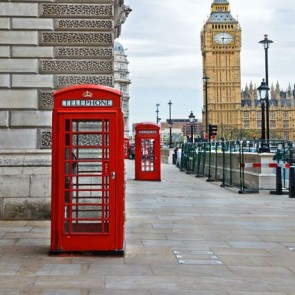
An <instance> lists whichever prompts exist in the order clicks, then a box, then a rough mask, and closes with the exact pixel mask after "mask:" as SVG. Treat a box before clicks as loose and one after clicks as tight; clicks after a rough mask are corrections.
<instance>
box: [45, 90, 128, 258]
mask: <svg viewBox="0 0 295 295" xmlns="http://www.w3.org/2000/svg"><path fill="white" fill-rule="evenodd" d="M123 132H124V126H123V113H122V109H121V92H120V91H118V90H115V89H114V88H110V87H106V86H100V85H80V86H72V87H67V88H64V89H61V90H59V91H56V92H55V93H54V109H53V120H52V192H51V193H52V200H51V246H50V254H51V255H59V254H63V253H83V252H87V253H96V254H103V253H104V254H118V255H122V254H123V253H124V246H123V240H124V150H123V142H124V141H123V140H124V133H123Z"/></svg>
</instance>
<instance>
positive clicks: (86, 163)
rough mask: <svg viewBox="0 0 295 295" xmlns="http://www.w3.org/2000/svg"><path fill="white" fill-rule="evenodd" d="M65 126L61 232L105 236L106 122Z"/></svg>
mask: <svg viewBox="0 0 295 295" xmlns="http://www.w3.org/2000/svg"><path fill="white" fill-rule="evenodd" d="M65 125H66V132H65V166H64V167H65V170H64V171H65V173H64V175H65V194H64V195H65V210H64V221H65V224H64V229H65V233H67V234H69V233H87V232H90V233H101V234H103V233H108V232H109V217H110V216H109V211H110V204H109V201H110V199H109V189H110V183H109V176H108V175H109V148H110V147H109V136H110V135H109V121H108V120H107V119H105V120H104V119H102V120H94V121H93V120H91V121H88V120H71V119H67V120H66V124H65Z"/></svg>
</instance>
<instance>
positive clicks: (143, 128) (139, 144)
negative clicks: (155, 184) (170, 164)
mask: <svg viewBox="0 0 295 295" xmlns="http://www.w3.org/2000/svg"><path fill="white" fill-rule="evenodd" d="M135 179H136V180H161V149H160V127H159V125H157V124H155V123H149V122H148V123H138V124H136V126H135Z"/></svg>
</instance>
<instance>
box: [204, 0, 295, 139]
mask: <svg viewBox="0 0 295 295" xmlns="http://www.w3.org/2000/svg"><path fill="white" fill-rule="evenodd" d="M241 32H242V31H241V27H240V24H239V22H238V21H237V20H236V19H235V18H233V17H232V15H231V12H230V4H229V2H228V0H214V1H213V2H212V4H211V13H210V16H209V18H208V19H207V21H206V22H205V23H204V26H203V28H202V31H201V51H202V62H203V77H204V78H203V79H204V84H203V115H202V121H203V130H206V131H207V128H208V125H207V124H213V125H217V126H218V137H219V138H225V139H227V140H234V139H241V138H248V139H250V138H260V135H261V126H262V123H261V118H262V113H261V104H260V101H259V97H258V93H257V87H258V86H259V85H258V86H257V85H255V84H253V83H252V82H251V81H250V82H249V84H247V85H246V86H245V88H244V89H242V87H241V61H240V53H241V47H242V42H241V39H242V34H241ZM259 83H260V81H259ZM270 84H271V83H270ZM268 86H269V88H270V91H269V130H270V139H286V140H295V98H294V96H295V94H294V93H295V90H294V86H293V88H292V87H291V86H290V85H289V86H288V88H287V89H286V90H281V87H280V85H279V83H278V82H277V83H276V85H273V84H271V85H268ZM241 89H242V90H241Z"/></svg>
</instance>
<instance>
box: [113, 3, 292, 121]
mask: <svg viewBox="0 0 295 295" xmlns="http://www.w3.org/2000/svg"><path fill="white" fill-rule="evenodd" d="M229 2H230V6H231V13H232V15H233V17H235V18H236V17H237V16H238V20H239V23H240V25H241V28H242V52H241V73H242V87H244V86H245V84H246V83H248V84H249V83H250V82H251V81H252V83H253V84H257V85H259V84H260V82H261V79H262V78H263V77H264V50H263V47H262V45H261V44H259V43H258V42H259V41H260V40H262V39H263V38H264V34H268V35H269V38H270V39H272V40H273V41H274V43H273V44H272V45H271V47H270V49H269V79H270V82H272V83H276V82H277V81H279V83H280V85H281V87H282V88H286V87H287V86H288V85H289V83H291V84H294V82H295V79H293V64H294V62H295V51H294V47H295V40H294V38H293V37H292V34H293V31H294V29H295V22H294V20H293V19H294V14H295V1H289V0H281V1H277V0H260V1H256V0H248V1H241V0H229ZM125 3H126V4H128V5H130V6H131V8H132V9H133V11H132V12H131V13H130V15H129V17H128V19H127V20H126V23H125V24H124V25H123V28H122V35H121V37H120V39H119V41H120V42H121V43H122V45H123V46H124V47H126V48H128V50H127V54H128V60H129V62H130V65H129V70H130V78H131V80H132V84H131V99H130V106H131V111H130V121H131V122H138V121H140V120H141V119H142V120H143V121H155V119H154V118H155V110H156V107H155V105H156V103H160V104H161V106H160V114H159V115H160V117H162V120H165V119H167V116H168V105H167V103H168V101H169V99H171V100H172V102H173V105H172V110H173V111H172V113H174V114H175V116H176V117H178V118H179V117H181V116H185V117H187V116H188V114H189V112H190V111H191V110H193V111H194V113H196V115H197V116H198V117H199V118H201V108H202V96H203V93H202V83H203V81H202V55H201V49H200V32H201V30H202V27H203V24H204V22H205V21H206V20H207V18H208V16H209V15H210V11H211V1H203V0H193V1H192V0H149V1H146V0H125ZM143 104H146V105H144V106H143ZM161 113H162V114H161Z"/></svg>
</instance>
